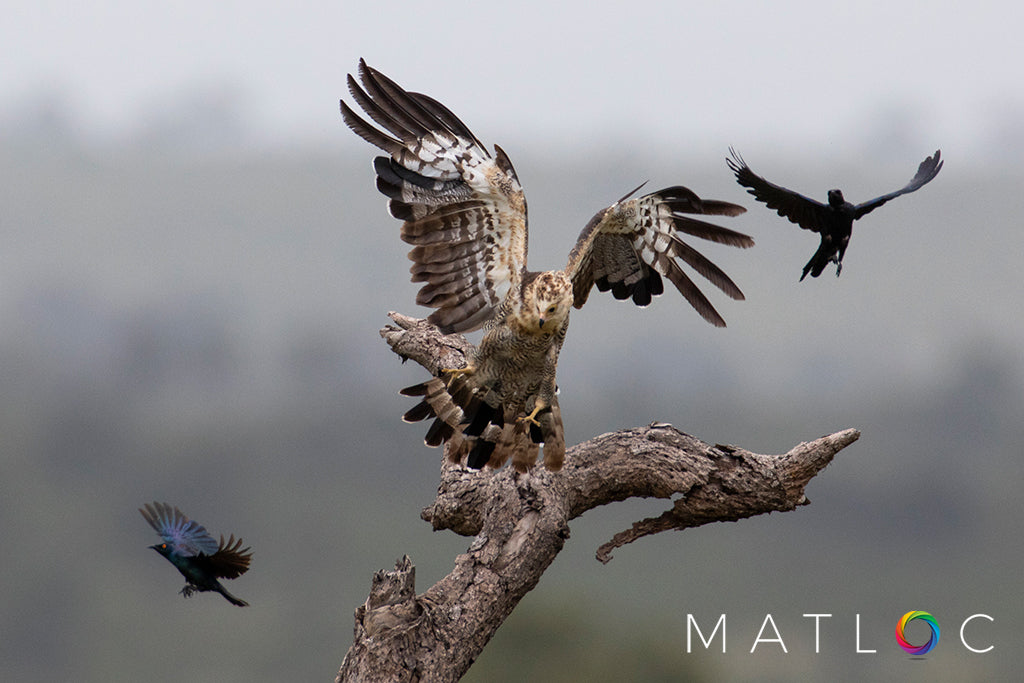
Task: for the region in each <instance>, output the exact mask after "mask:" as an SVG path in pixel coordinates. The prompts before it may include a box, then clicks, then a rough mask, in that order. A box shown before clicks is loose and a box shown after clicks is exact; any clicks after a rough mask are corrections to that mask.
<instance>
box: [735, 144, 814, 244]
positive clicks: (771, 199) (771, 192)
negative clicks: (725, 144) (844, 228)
mask: <svg viewBox="0 0 1024 683" xmlns="http://www.w3.org/2000/svg"><path fill="white" fill-rule="evenodd" d="M729 153H730V154H731V155H732V158H731V159H726V160H725V163H727V164H728V165H729V168H730V169H732V172H733V173H735V174H736V182H738V183H739V184H740V185H743V186H744V187H748V188H750V189H749V190H747V192H749V193H750V194H752V195H754V198H755V199H756V200H757V201H759V202H764V204H765V206H767V207H768V208H769V209H775V211H776V212H778V214H779V215H780V216H784V217H786V218H788V219H789V220H790V222H791V223H796V224H797V225H799V226H800V227H801V228H803V229H804V230H813V231H814V232H817V233H821V232H828V228H829V227H830V226H831V223H830V221H829V216H830V213H831V212H830V210H829V207H828V205H827V204H822V203H821V202H818V201H815V200H813V199H811V198H810V197H805V196H804V195H802V194H800V193H799V192H794V191H793V190H787V189H786V188H784V187H781V186H779V185H776V184H774V183H770V182H768V181H767V180H765V179H764V178H762V177H761V176H759V175H757V174H756V173H754V172H753V171H751V170H750V167H749V166H747V162H745V161H743V157H741V156H740V155H739V154H738V153H737V152H736V150H734V149H733V148H731V147H730V148H729Z"/></svg>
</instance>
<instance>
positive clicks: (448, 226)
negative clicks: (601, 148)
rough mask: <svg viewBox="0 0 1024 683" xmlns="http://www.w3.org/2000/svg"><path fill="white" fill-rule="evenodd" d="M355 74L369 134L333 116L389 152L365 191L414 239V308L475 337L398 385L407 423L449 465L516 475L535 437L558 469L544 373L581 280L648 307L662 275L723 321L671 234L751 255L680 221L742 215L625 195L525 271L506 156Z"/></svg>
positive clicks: (374, 77)
mask: <svg viewBox="0 0 1024 683" xmlns="http://www.w3.org/2000/svg"><path fill="white" fill-rule="evenodd" d="M359 76H360V80H361V81H362V86H360V83H359V82H358V81H356V79H355V78H354V77H352V76H351V75H350V76H349V77H348V87H349V91H350V93H351V95H352V98H353V100H355V102H356V104H358V105H359V107H360V108H362V109H363V111H364V112H366V115H367V116H369V118H370V119H372V120H373V121H374V122H375V123H376V124H377V126H379V128H378V127H375V126H373V125H372V124H370V123H368V122H367V121H366V120H364V119H363V118H361V117H360V116H359V115H358V114H356V113H355V111H353V109H352V108H350V107H349V106H348V105H347V104H346V103H345V102H344V101H342V102H341V113H342V116H343V117H344V119H345V123H346V124H347V125H348V126H349V128H351V129H352V130H353V131H354V132H355V133H356V134H357V135H359V136H360V137H362V138H363V139H364V140H366V141H368V142H370V143H371V144H373V145H375V146H376V147H379V148H380V149H382V150H383V151H384V152H386V153H387V156H380V157H377V158H376V159H375V160H374V164H373V165H374V169H375V170H376V172H377V189H378V190H380V191H381V192H382V193H383V194H384V195H386V196H388V197H389V198H390V202H389V204H388V206H389V209H390V212H391V215H392V216H394V217H395V218H398V219H400V220H402V221H404V224H403V225H402V231H401V236H402V239H403V240H404V241H405V242H408V243H409V244H412V245H413V249H412V251H410V252H409V258H410V259H411V260H412V261H413V265H412V268H411V271H412V280H413V282H423V283H424V285H423V287H422V288H421V289H420V290H419V293H418V295H417V297H416V302H417V303H418V304H421V305H424V306H428V307H432V308H435V309H437V310H435V311H434V312H433V313H432V314H431V315H430V316H429V318H428V320H430V322H432V323H434V324H435V325H437V326H438V328H440V330H441V331H442V332H444V333H446V334H447V333H452V332H468V331H471V330H475V329H479V328H481V327H484V328H485V330H486V332H485V334H484V337H483V339H482V340H481V342H480V344H479V346H478V347H477V349H476V352H475V355H474V356H473V358H471V359H470V361H469V365H468V366H467V367H466V368H460V369H450V370H445V371H444V372H442V373H441V376H440V377H435V378H433V379H431V380H429V381H428V382H424V383H423V384H419V385H416V386H414V387H408V388H407V389H404V390H403V391H402V393H403V394H406V395H409V396H419V397H422V400H421V402H420V403H419V404H417V405H416V406H415V407H414V408H412V409H411V410H409V411H408V412H407V413H406V414H405V419H406V420H407V421H410V422H414V421H419V420H424V419H430V418H433V420H434V422H433V424H432V426H431V427H430V429H429V430H428V432H427V436H426V439H425V440H426V443H427V445H430V446H439V445H441V444H442V443H445V442H448V456H449V458H450V459H452V460H453V461H456V462H462V461H463V460H465V462H466V464H467V465H469V466H470V467H474V468H480V467H482V466H484V465H490V466H491V467H495V468H497V467H501V465H502V464H504V463H505V461H506V460H507V459H508V458H509V457H510V456H514V458H513V465H514V466H515V467H516V469H517V470H519V471H526V470H528V469H529V468H530V467H531V466H532V465H533V463H534V462H535V461H536V458H537V454H538V450H539V444H541V443H543V445H544V464H545V466H546V467H547V468H548V469H550V470H557V469H559V468H560V467H561V466H562V460H563V456H564V451H565V442H564V436H563V431H562V420H561V415H560V412H559V408H558V400H557V398H556V396H555V369H556V365H557V362H558V354H559V351H560V350H561V347H562V342H563V340H564V339H565V333H566V330H567V328H568V324H569V310H570V308H571V307H576V308H579V307H581V306H582V305H583V304H584V302H586V300H587V297H588V295H589V293H590V290H591V287H592V286H593V285H597V288H598V289H599V290H601V291H607V290H611V292H612V295H613V296H615V298H617V299H626V298H632V300H633V301H634V303H636V304H637V305H639V306H646V305H647V304H649V303H650V302H651V297H652V296H655V295H658V294H661V293H662V292H663V291H664V283H663V280H662V278H663V277H664V278H668V280H669V281H670V282H671V283H672V284H673V285H675V287H676V289H678V290H679V292H680V293H681V294H682V295H683V297H684V298H685V299H686V300H687V301H688V302H689V303H690V305H691V306H693V307H694V308H695V309H696V310H697V312H698V313H700V315H701V316H702V317H703V318H704V319H705V320H707V321H708V322H709V323H711V324H712V325H716V326H719V327H721V326H724V325H725V321H724V320H722V317H721V316H720V315H719V314H718V312H717V311H716V310H715V309H714V307H713V306H712V305H711V302H709V301H708V299H707V298H706V297H705V296H704V294H702V293H701V291H700V290H699V289H698V288H697V286H696V285H695V284H694V283H693V281H692V280H691V279H690V277H689V276H688V275H687V274H686V273H685V272H684V271H683V269H682V267H681V265H680V263H679V261H682V262H683V263H686V264H688V265H689V266H690V267H692V268H693V269H694V270H695V271H696V272H698V273H699V274H700V275H702V276H703V277H705V278H706V279H708V280H709V281H710V282H711V283H712V284H714V285H715V286H716V287H718V288H719V289H721V290H722V291H723V292H724V293H725V294H726V295H727V296H729V297H731V298H733V299H743V294H742V292H740V290H739V288H738V287H737V286H736V285H735V283H733V281H732V280H731V279H729V277H728V276H727V275H726V274H725V273H724V272H723V271H722V270H721V269H720V268H719V267H718V266H716V265H714V264H713V263H711V261H709V260H708V259H707V258H706V257H704V256H703V255H701V254H700V253H698V252H697V251H696V250H695V249H694V248H693V247H691V246H689V245H688V244H687V243H686V242H685V241H684V240H683V235H684V234H687V235H691V236H694V237H699V238H702V239H707V240H711V241H713V242H718V243H720V244H726V245H731V246H736V247H750V246H752V245H753V243H754V242H753V240H752V239H751V238H750V237H748V236H746V235H743V234H740V233H738V232H734V231H732V230H728V229H725V228H721V227H719V226H717V225H712V224H710V223H706V222H704V221H701V220H698V219H695V218H691V217H689V216H687V215H686V214H711V215H719V216H735V215H738V214H740V213H743V211H745V209H743V207H740V206H737V205H735V204H730V203H727V202H721V201H715V200H706V199H701V198H700V197H698V196H697V195H696V194H695V193H694V192H692V191H691V190H689V189H687V188H685V187H679V186H677V187H669V188H666V189H664V190H660V191H658V192H653V193H651V194H647V195H644V196H641V197H636V198H633V199H630V198H629V197H630V196H631V195H632V194H633V193H632V192H631V193H629V194H628V195H626V196H625V197H623V198H622V199H621V200H619V201H618V202H616V203H615V204H613V205H611V206H610V207H608V208H606V209H602V210H601V211H599V212H598V213H597V215H595V216H594V217H593V218H592V219H591V220H590V222H589V223H588V224H587V225H586V227H584V228H583V231H582V232H581V233H580V236H579V238H578V240H577V242H576V246H575V247H573V249H572V251H571V252H570V254H569V261H568V264H567V265H566V267H565V268H564V269H563V270H553V271H547V272H535V271H529V270H527V268H526V243H527V228H526V200H525V198H524V196H523V190H522V187H521V186H520V184H519V178H518V177H517V176H516V172H515V169H514V168H513V167H512V163H511V161H509V158H508V156H506V154H505V152H504V151H503V150H502V149H501V148H500V147H498V146H497V145H495V147H494V154H493V155H492V154H491V153H490V152H489V151H488V150H487V148H486V147H485V146H484V145H483V144H482V143H481V142H480V141H479V140H478V139H477V138H476V136H475V135H473V133H472V132H471V131H470V130H469V128H467V127H466V125H465V124H464V123H462V121H460V120H459V119H458V117H456V116H455V114H453V113H452V112H451V111H450V110H449V109H448V108H447V107H445V106H444V105H442V104H441V103H440V102H438V101H436V100H434V99H432V98H430V97H428V96H426V95H422V94H420V93H415V92H409V91H406V90H404V89H402V88H401V87H400V86H398V85H397V84H396V83H394V82H393V81H392V80H390V79H389V78H387V77H386V76H384V75H383V74H381V73H380V72H379V71H377V70H376V69H373V68H371V67H369V66H367V64H366V63H365V62H364V61H363V60H360V62H359ZM381 129H383V130H381ZM637 189H639V188H637ZM634 192H635V190H634ZM677 259H678V261H677Z"/></svg>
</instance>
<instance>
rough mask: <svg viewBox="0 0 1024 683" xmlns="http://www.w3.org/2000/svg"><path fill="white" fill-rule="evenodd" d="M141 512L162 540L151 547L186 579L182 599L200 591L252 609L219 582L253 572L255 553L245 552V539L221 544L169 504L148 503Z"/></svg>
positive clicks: (222, 539)
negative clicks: (221, 596)
mask: <svg viewBox="0 0 1024 683" xmlns="http://www.w3.org/2000/svg"><path fill="white" fill-rule="evenodd" d="M139 512H140V513H142V516H143V518H144V519H145V520H146V521H147V522H149V525H150V526H151V527H153V528H154V529H156V532H157V533H158V534H160V537H161V539H162V542H160V543H158V544H156V545H151V546H149V547H150V548H152V549H153V550H155V551H157V552H158V553H160V554H161V555H163V556H164V557H166V558H167V560H168V561H169V562H170V563H171V564H173V565H174V566H175V567H176V568H177V569H178V571H179V572H181V575H182V576H184V577H185V587H184V588H182V589H181V594H182V595H184V596H185V597H186V598H187V597H189V596H191V595H192V594H193V593H195V592H197V591H198V592H204V591H216V592H218V593H220V594H221V595H223V596H224V597H225V598H226V599H227V601H228V602H230V603H231V604H232V605H238V606H239V607H247V606H248V605H249V603H247V602H245V601H244V600H239V599H238V598H236V597H235V596H234V595H232V594H231V593H229V592H227V590H225V588H224V586H222V585H221V583H220V581H218V580H217V579H235V578H238V577H239V576H241V575H242V574H244V573H245V572H247V571H248V570H249V563H250V562H251V561H252V552H251V551H250V549H249V548H248V547H246V548H242V539H241V538H239V539H238V540H237V541H236V540H235V536H234V534H232V535H231V537H230V538H228V540H227V542H225V541H224V537H223V536H221V537H220V543H218V542H217V541H215V540H214V539H213V537H212V536H210V534H209V533H208V532H207V531H206V529H205V527H203V526H202V525H201V524H198V523H197V522H193V521H192V520H190V519H189V518H188V517H186V516H185V515H184V514H183V513H182V512H181V510H179V509H178V508H176V507H171V506H170V505H168V504H167V503H152V504H150V503H146V504H145V505H144V506H143V507H141V508H139Z"/></svg>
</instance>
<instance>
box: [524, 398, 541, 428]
mask: <svg viewBox="0 0 1024 683" xmlns="http://www.w3.org/2000/svg"><path fill="white" fill-rule="evenodd" d="M545 407H546V406H542V405H540V404H537V405H535V406H534V407H533V412H531V413H530V414H529V415H524V416H523V417H521V418H519V419H520V421H522V422H529V423H530V424H534V425H537V426H538V427H540V422H538V421H537V414H538V413H540V411H542V410H544V408H545Z"/></svg>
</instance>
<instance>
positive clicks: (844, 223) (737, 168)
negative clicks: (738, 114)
mask: <svg viewBox="0 0 1024 683" xmlns="http://www.w3.org/2000/svg"><path fill="white" fill-rule="evenodd" d="M729 153H730V154H731V155H732V158H731V159H730V158H727V159H726V160H725V161H726V163H727V164H729V168H730V169H732V171H733V173H735V174H736V182H738V183H739V184H740V185H743V186H744V187H748V188H750V189H749V190H747V192H749V193H750V194H752V195H754V198H755V199H757V201H759V202H764V204H765V205H766V206H767V207H768V208H769V209H775V210H776V211H777V212H778V214H779V215H780V216H785V217H786V218H788V219H789V220H790V222H792V223H796V224H797V225H799V226H800V227H801V228H803V229H804V230H813V231H814V232H816V233H818V234H819V235H821V245H820V246H819V247H818V250H817V251H816V252H814V256H812V257H811V260H810V261H808V262H807V265H805V266H804V271H803V274H802V275H801V276H800V280H801V281H802V280H803V279H804V278H805V277H807V273H808V272H809V273H810V274H811V277H818V276H819V275H821V272H822V271H823V270H824V269H825V266H827V265H828V264H829V263H835V264H836V276H837V277H838V275H839V273H840V272H842V270H843V255H844V254H845V253H846V247H847V245H848V244H849V243H850V234H851V233H852V232H853V222H854V221H855V220H857V219H858V218H860V217H862V216H863V215H864V214H866V213H868V212H870V211H874V210H875V209H877V208H878V207H880V206H881V205H882V204H885V203H886V202H887V201H889V200H890V199H895V198H896V197H899V196H900V195H901V194H907V193H909V192H913V191H915V190H918V189H920V188H921V187H922V186H923V185H925V184H926V183H928V182H930V181H931V179H932V178H934V177H935V176H936V175H938V173H939V169H941V168H942V161H941V159H940V153H941V151H940V150H936V151H935V154H934V155H933V156H930V157H928V158H927V159H925V160H924V161H922V162H921V165H920V166H918V167H917V173H916V174H914V177H913V178H912V179H911V181H910V182H909V183H907V185H906V186H905V187H904V188H903V189H900V190H896V191H895V192H890V193H889V194H884V195H882V196H881V197H876V198H874V199H872V200H871V201H868V202H864V203H862V204H851V203H850V202H848V201H846V200H845V199H844V198H843V192H842V190H829V191H828V204H822V203H821V202H818V201H815V200H813V199H811V198H810V197H805V196H803V195H802V194H799V193H797V192H794V191H793V190H787V189H786V188H784V187H780V186H778V185H775V184H774V183H770V182H768V181H767V180H765V179H764V178H762V177H761V176H759V175H757V174H756V173H754V172H753V171H751V170H750V167H749V166H747V164H746V162H745V161H743V157H741V156H740V155H739V154H738V153H737V152H736V150H734V149H732V148H731V147H730V148H729Z"/></svg>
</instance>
